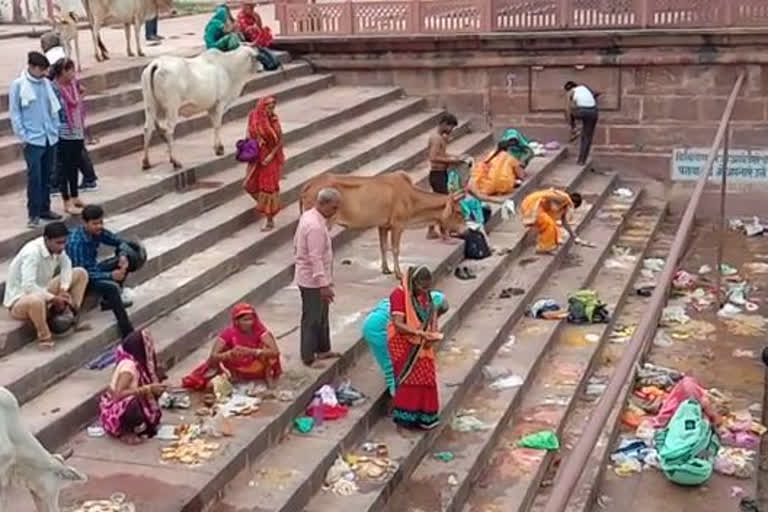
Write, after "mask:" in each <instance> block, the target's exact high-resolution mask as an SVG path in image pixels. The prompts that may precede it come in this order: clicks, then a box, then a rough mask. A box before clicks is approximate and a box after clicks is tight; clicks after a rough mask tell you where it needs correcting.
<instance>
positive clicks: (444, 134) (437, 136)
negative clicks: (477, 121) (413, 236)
mask: <svg viewBox="0 0 768 512" xmlns="http://www.w3.org/2000/svg"><path fill="white" fill-rule="evenodd" d="M458 124H459V122H458V120H457V119H456V116H455V115H453V114H451V113H449V112H444V113H443V114H442V115H441V116H440V119H439V120H438V124H437V133H433V134H432V135H431V136H430V137H429V146H428V148H427V150H428V152H429V185H430V186H431V187H432V191H433V192H435V193H437V194H446V195H447V194H448V168H449V167H451V166H454V165H457V164H461V163H462V162H463V161H464V158H465V157H462V156H455V155H449V154H448V138H449V137H450V135H451V132H453V130H454V128H456V126H457V125H458ZM438 237H439V235H438V234H437V232H435V226H429V231H427V238H429V239H435V238H438Z"/></svg>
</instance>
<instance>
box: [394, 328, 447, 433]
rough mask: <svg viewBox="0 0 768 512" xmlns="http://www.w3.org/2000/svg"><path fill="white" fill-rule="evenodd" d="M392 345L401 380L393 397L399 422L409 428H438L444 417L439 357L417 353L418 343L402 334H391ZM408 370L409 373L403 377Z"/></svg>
mask: <svg viewBox="0 0 768 512" xmlns="http://www.w3.org/2000/svg"><path fill="white" fill-rule="evenodd" d="M388 347H389V354H390V357H391V358H392V365H393V367H394V370H395V379H396V380H397V387H396V389H395V396H394V398H393V399H392V417H393V419H394V421H395V423H397V424H398V425H401V426H403V427H407V428H422V429H429V428H433V427H435V426H436V425H437V424H438V423H439V420H440V418H439V414H438V413H439V412H440V397H439V392H438V388H437V370H436V367H435V360H434V359H431V358H427V357H420V356H418V355H415V353H416V348H417V345H414V344H413V343H410V342H409V341H408V338H407V337H406V336H404V335H402V334H395V335H394V336H391V337H390V338H389V341H388ZM408 370H409V371H408ZM405 371H408V375H407V376H406V378H405V379H402V378H401V375H403V372H405Z"/></svg>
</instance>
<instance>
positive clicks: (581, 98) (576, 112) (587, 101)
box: [564, 80, 598, 165]
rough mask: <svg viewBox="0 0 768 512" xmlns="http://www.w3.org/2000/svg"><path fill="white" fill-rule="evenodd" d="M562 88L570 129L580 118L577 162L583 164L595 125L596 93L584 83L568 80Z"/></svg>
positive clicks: (574, 128)
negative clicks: (579, 142) (579, 144)
mask: <svg viewBox="0 0 768 512" xmlns="http://www.w3.org/2000/svg"><path fill="white" fill-rule="evenodd" d="M564 89H565V92H566V103H565V118H566V121H567V122H569V123H570V125H571V131H575V130H576V119H580V120H581V147H580V148H579V159H578V163H579V164H580V165H584V164H586V163H587V158H588V157H589V150H590V148H591V147H592V138H593V137H594V135H595V127H596V126H597V117H598V115H597V96H598V95H597V94H595V93H594V92H592V89H590V88H589V87H587V86H586V85H583V84H577V83H576V82H573V81H570V80H569V81H568V82H566V83H565V86H564Z"/></svg>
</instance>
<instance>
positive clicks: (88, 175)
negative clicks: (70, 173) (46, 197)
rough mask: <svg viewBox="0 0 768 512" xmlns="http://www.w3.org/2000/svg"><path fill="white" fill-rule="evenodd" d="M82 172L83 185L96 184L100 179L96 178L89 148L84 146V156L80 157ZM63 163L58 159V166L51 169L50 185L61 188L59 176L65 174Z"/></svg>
mask: <svg viewBox="0 0 768 512" xmlns="http://www.w3.org/2000/svg"><path fill="white" fill-rule="evenodd" d="M80 165H82V167H80V172H81V173H82V174H83V183H96V181H98V179H99V178H98V177H97V176H96V170H95V169H94V168H93V161H92V160H91V155H90V153H88V148H87V147H86V146H85V144H83V154H82V155H81V157H80ZM63 172H64V171H63V169H62V161H61V158H60V157H57V158H56V165H55V166H53V167H51V175H50V176H51V177H50V181H49V183H51V184H53V185H54V186H56V188H59V176H61V175H62V173H63Z"/></svg>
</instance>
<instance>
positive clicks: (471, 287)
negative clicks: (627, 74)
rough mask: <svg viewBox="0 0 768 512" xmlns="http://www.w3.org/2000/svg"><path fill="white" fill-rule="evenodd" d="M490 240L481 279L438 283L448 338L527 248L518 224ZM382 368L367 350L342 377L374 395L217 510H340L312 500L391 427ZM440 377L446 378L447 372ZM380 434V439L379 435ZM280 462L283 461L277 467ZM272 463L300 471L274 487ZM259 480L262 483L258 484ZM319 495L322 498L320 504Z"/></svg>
mask: <svg viewBox="0 0 768 512" xmlns="http://www.w3.org/2000/svg"><path fill="white" fill-rule="evenodd" d="M582 176H583V172H582V169H581V168H580V167H577V166H573V165H568V164H564V165H561V166H559V167H558V168H556V169H554V170H553V172H551V173H549V174H547V175H546V176H544V177H543V178H542V180H543V181H542V183H543V184H544V185H558V186H575V185H576V184H577V183H579V182H580V180H581V178H582ZM542 186H543V185H542ZM491 239H492V243H493V245H494V246H497V247H503V248H505V252H504V253H503V255H498V256H495V257H493V259H491V260H485V262H484V263H485V265H483V266H482V267H481V268H480V269H478V279H477V280H473V281H469V282H462V281H458V280H448V281H447V282H445V283H440V284H439V285H438V288H439V289H441V290H443V291H444V292H445V293H446V296H447V297H449V302H450V304H451V310H450V311H449V313H448V314H446V315H445V317H444V318H442V319H441V320H442V329H443V332H444V333H445V335H446V339H448V338H452V339H455V338H456V337H458V336H459V333H461V332H463V330H465V328H466V327H465V326H466V325H467V324H468V323H469V324H470V325H472V324H477V322H478V318H477V315H481V316H483V313H482V312H479V311H478V310H477V308H476V304H477V303H478V302H479V301H482V300H483V297H484V296H486V295H488V293H489V289H491V288H493V286H494V285H495V284H496V283H498V282H499V278H500V276H501V275H502V274H504V273H505V272H506V269H507V268H508V267H509V266H510V265H512V264H513V262H514V261H515V260H517V259H519V258H521V257H522V256H521V253H523V254H524V253H525V250H524V249H523V245H524V243H525V232H524V231H523V230H522V229H521V228H520V226H519V225H517V223H512V224H507V225H505V226H502V227H499V228H497V229H494V230H493V232H492V234H491ZM549 263H550V264H551V266H552V267H554V266H556V260H555V259H550V260H549ZM543 275H544V274H542V273H535V274H533V275H532V276H531V280H532V284H533V285H536V284H537V283H539V282H540V280H541V277H542V276H543ZM520 313H521V311H518V312H516V313H514V312H513V313H511V316H510V317H509V319H508V322H510V323H512V322H514V320H515V318H516V317H517V316H519V314H520ZM483 321H484V320H483ZM484 332H488V333H489V334H490V336H491V337H494V336H500V334H498V333H499V332H501V331H500V330H497V329H494V326H490V325H488V326H487V331H486V328H484ZM350 336H352V337H354V338H359V331H358V332H354V333H351V334H350ZM499 339H500V338H499ZM441 370H442V369H441ZM378 373H379V370H378V369H377V367H376V366H375V363H374V362H373V360H372V357H371V356H370V354H369V353H368V351H367V350H366V351H365V353H364V356H363V357H361V358H360V359H359V360H358V361H357V362H356V363H355V364H354V366H353V367H352V368H349V369H348V370H347V371H346V372H344V374H342V376H341V377H346V378H349V379H350V380H351V381H352V383H353V384H354V385H356V386H357V387H358V388H359V389H361V390H362V391H364V392H366V394H368V395H369V396H370V397H371V399H370V400H369V401H368V402H366V403H365V404H362V405H359V406H357V407H355V408H353V409H351V410H350V415H349V416H348V417H346V418H343V419H341V420H338V421H332V422H326V423H325V424H324V425H323V427H322V428H321V429H320V430H319V431H313V432H312V433H311V434H310V435H307V436H302V435H297V434H290V435H288V436H287V437H286V438H284V439H283V440H282V442H280V444H277V445H275V446H272V447H271V448H269V449H268V450H267V451H266V452H264V453H263V454H262V455H261V456H259V457H257V458H256V459H255V460H254V461H253V462H251V463H250V464H249V466H248V467H247V468H245V469H244V470H243V471H242V472H241V473H240V474H239V475H238V476H237V477H236V478H235V479H233V481H232V484H231V485H230V486H229V487H228V488H227V489H225V490H224V492H223V495H224V496H223V500H222V502H221V503H219V505H218V506H217V507H216V508H214V510H218V511H221V512H223V511H225V510H234V509H238V507H241V506H243V505H244V504H247V503H254V502H256V501H258V503H259V506H260V509H261V510H265V511H266V510H269V511H278V510H279V511H291V510H303V509H304V508H303V507H305V506H306V505H307V503H309V506H308V507H307V510H336V508H335V507H337V506H339V505H338V504H337V503H335V502H334V503H327V502H324V501H322V500H323V498H322V497H316V498H315V499H312V501H310V499H311V498H312V495H313V493H315V492H317V491H318V490H319V488H320V486H321V485H322V481H323V478H324V477H325V473H326V472H327V470H328V468H329V467H330V465H331V464H332V463H333V461H334V459H335V457H336V455H337V454H338V453H339V452H340V451H344V450H345V449H349V448H350V447H351V446H353V445H354V444H356V442H357V441H358V440H360V439H373V438H372V437H370V436H369V437H365V435H366V433H367V432H369V431H371V430H373V429H377V430H383V429H386V428H387V427H386V426H385V425H382V423H384V424H389V422H390V421H391V420H389V418H387V417H384V416H385V412H384V409H385V408H384V405H385V402H386V400H387V397H386V392H385V390H384V387H383V385H382V382H381V379H380V378H376V379H374V378H372V377H371V375H378ZM454 377H455V376H454V375H451V378H450V379H449V380H450V382H452V383H454V384H453V385H454V386H455V385H457V384H459V383H461V382H463V379H462V378H460V377H459V378H454ZM441 380H444V375H443V374H442V373H441ZM449 386H450V384H449ZM445 393H449V394H450V393H451V391H450V390H448V391H444V392H443V396H445ZM444 407H447V408H450V407H451V406H450V403H449V404H444ZM444 413H445V411H443V412H441V414H444ZM375 439H376V440H377V441H378V440H379V438H378V437H376V438H375ZM404 442H405V443H406V445H408V449H410V447H411V446H412V445H413V439H411V440H408V441H404ZM388 444H389V447H390V452H392V449H393V446H394V445H395V444H397V442H396V441H393V442H392V443H388ZM412 456H414V455H412V454H410V453H409V454H408V457H412ZM396 458H397V459H398V460H399V461H400V462H401V463H402V462H403V461H404V460H405V457H403V458H400V457H396ZM275 461H277V462H275ZM275 464H277V465H278V466H277V467H275ZM267 465H269V466H270V467H272V468H273V469H272V470H274V471H276V472H281V473H286V472H290V471H291V470H295V471H294V473H293V474H292V478H290V479H288V480H286V481H284V482H282V485H281V486H280V487H279V488H275V486H274V485H270V484H269V483H264V482H263V481H262V480H263V479H260V478H259V474H260V471H261V470H262V469H263V468H265V467H267ZM399 478H400V476H399V475H396V476H395V477H394V480H395V481H397V480H399ZM260 481H261V483H259V482H260ZM254 482H255V483H254ZM365 492H366V494H363V495H361V499H362V500H367V499H368V498H370V497H372V496H374V495H376V494H377V493H378V492H379V491H378V490H371V489H365ZM318 499H319V500H320V501H322V503H320V504H318V503H316V501H318ZM331 499H333V498H331ZM349 499H350V500H351V501H350V502H349V505H350V506H354V507H355V510H357V509H358V508H359V507H362V506H363V504H362V503H361V500H360V499H357V497H349ZM392 510H395V509H392ZM398 510H399V509H398Z"/></svg>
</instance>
